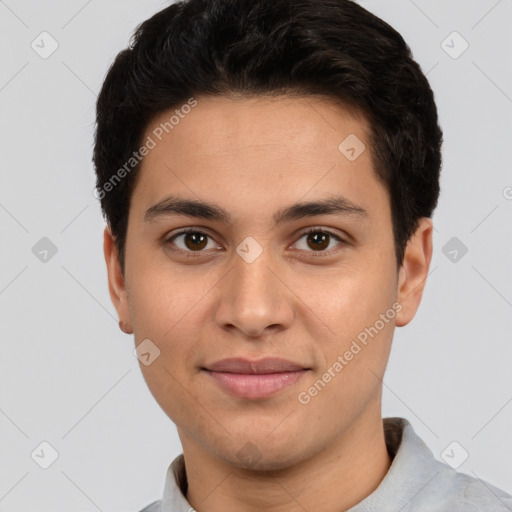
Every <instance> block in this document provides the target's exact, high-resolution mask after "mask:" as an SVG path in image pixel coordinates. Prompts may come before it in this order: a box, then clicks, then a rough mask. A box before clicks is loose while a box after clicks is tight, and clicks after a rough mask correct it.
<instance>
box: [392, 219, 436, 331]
mask: <svg viewBox="0 0 512 512" xmlns="http://www.w3.org/2000/svg"><path fill="white" fill-rule="evenodd" d="M432 232H433V224H432V220H431V219H429V218H428V217H422V218H421V219H420V221H419V225H418V228H417V230H416V232H415V233H414V235H413V236H412V237H411V239H410V240H409V242H408V244H407V247H406V250H405V255H404V260H403V262H402V265H401V267H400V270H399V276H398V285H397V300H398V302H399V303H400V304H401V305H402V310H401V311H400V312H398V313H397V314H396V316H395V325H396V326H397V327H403V326H404V325H407V324H408V323H409V322H410V321H411V320H412V319H413V318H414V315H415V314H416V311H417V310H418V307H419V305H420V302H421V297H422V295H423V289H424V288H425V284H426V282H427V276H428V270H429V268H430V261H431V260H432Z"/></svg>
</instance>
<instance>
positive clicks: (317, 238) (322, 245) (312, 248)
mask: <svg viewBox="0 0 512 512" xmlns="http://www.w3.org/2000/svg"><path fill="white" fill-rule="evenodd" d="M333 241H335V242H338V243H334V244H333V243H332V242H333ZM345 243H346V242H345V241H344V240H343V239H341V238H340V237H339V236H338V235H336V234H334V233H332V232H331V231H328V230H325V229H320V228H314V229H310V230H308V231H306V232H305V233H302V236H301V237H300V239H299V241H298V242H297V243H296V244H295V246H296V248H297V249H300V250H303V251H306V252H330V249H331V248H333V247H335V246H336V245H342V244H345ZM327 249H329V250H327Z"/></svg>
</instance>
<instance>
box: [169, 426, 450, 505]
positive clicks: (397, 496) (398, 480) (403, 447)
mask: <svg viewBox="0 0 512 512" xmlns="http://www.w3.org/2000/svg"><path fill="white" fill-rule="evenodd" d="M383 421H384V433H385V439H386V446H387V449H388V452H389V454H390V457H391V458H392V463H391V466H390V468H389V470H388V472H387V474H386V476H385V477H384V479H383V480H382V482H381V483H380V485H379V486H378V487H377V489H375V491H374V492H372V493H371V494H370V495H369V496H367V497H366V498H364V499H363V500H362V501H360V502H359V503H358V504H357V505H355V506H354V507H352V508H351V509H350V510H349V511H348V512H371V511H372V512H373V511H375V510H379V512H398V511H400V510H403V509H404V508H405V507H406V506H407V504H408V503H410V502H411V501H412V500H413V499H414V498H415V496H416V495H417V494H418V493H419V492H420V491H421V489H422V488H423V487H425V486H426V485H427V484H428V483H429V482H430V481H431V480H432V479H433V478H434V477H435V476H436V475H437V474H438V473H439V471H440V466H442V465H441V463H439V462H438V461H437V460H435V459H434V457H433V455H432V452H431V451H430V450H429V448H428V447H427V446H426V445H425V443H424V442H423V441H422V440H421V439H420V438H419V437H418V436H417V434H416V433H415V432H414V430H413V428H412V426H411V424H410V423H409V422H408V421H407V420H406V419H403V418H384V420H383ZM186 493H187V476H186V473H185V462H184V458H183V454H181V455H179V456H178V457H176V458H175V459H174V461H173V462H172V463H171V465H170V466H169V468H168V470H167V475H166V480H165V487H164V494H163V499H162V502H161V510H162V512H192V511H193V510H194V509H193V508H192V507H191V505H190V504H189V503H188V501H187V500H186V498H185V496H186Z"/></svg>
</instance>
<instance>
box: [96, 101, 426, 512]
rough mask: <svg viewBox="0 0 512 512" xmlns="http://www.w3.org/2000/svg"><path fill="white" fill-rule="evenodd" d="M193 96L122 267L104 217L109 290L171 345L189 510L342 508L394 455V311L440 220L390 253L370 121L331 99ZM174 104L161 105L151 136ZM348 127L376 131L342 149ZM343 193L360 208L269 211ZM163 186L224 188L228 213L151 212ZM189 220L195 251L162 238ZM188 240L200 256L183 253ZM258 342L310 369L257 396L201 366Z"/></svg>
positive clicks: (174, 412)
mask: <svg viewBox="0 0 512 512" xmlns="http://www.w3.org/2000/svg"><path fill="white" fill-rule="evenodd" d="M197 100H198V105H197V106H196V107H195V108H194V109H192V111H191V112H190V113H189V114H188V115H187V116H186V117H185V118H184V119H182V120H180V123H179V125H177V126H176V127H175V128H174V129H173V130H172V131H171V132H170V133H169V134H168V135H167V136H166V137H165V138H164V139H163V140H162V141H161V142H159V143H158V144H157V146H156V147H155V148H154V149H152V150H151V151H150V152H149V154H148V155H147V156H146V157H145V159H144V161H143V163H142V168H141V171H140V176H139V180H138V182H137V184H136V187H135V189H134V192H133V196H132V198H131V204H130V211H129V221H128V233H127V239H126V266H125V273H124V277H123V273H122V271H121V268H120V265H119V260H118V257H117V253H116V250H115V246H114V243H113V238H112V235H111V232H110V230H109V228H108V226H107V228H106V229H105V233H104V253H105V259H106V263H107V268H108V279H109V290H110V295H111V298H112V301H113V304H114V306H115V307H116V309H117V311H118V314H119V318H120V319H121V320H123V321H124V322H125V325H126V326H128V328H129V329H133V333H134V337H135V343H136V345H138V344H139V343H140V342H142V340H144V339H146V338H149V339H150V340H152V342H153V343H154V344H155V345H157V346H158V348H159V349H160V351H161V353H160V356H159V357H158V358H157V359H155V361H154V362H153V363H152V364H150V365H149V366H145V365H143V364H141V370H142V372H143V375H144V378H145V380H146V382H147V384H148V386H149V389H150V390H151V392H152V394H153V396H154V397H155V399H156V400H157V402H158V403H159V405H160V406H161V408H162V409H163V410H164V411H165V413H166V414H167V415H168V416H169V418H171V419H172V421H173V422H174V423H175V424H176V425H177V428H178V434H179V437H180V440H181V443H182V446H183V453H184V457H185V464H186V470H187V479H188V492H187V499H188V501H189V502H190V504H191V505H192V506H193V507H194V508H195V509H196V510H198V511H199V512H203V511H208V512H220V511H225V510H240V511H247V512H253V511H254V512H256V511H261V510H267V511H275V512H278V511H286V512H290V511H295V510H297V511H298V510H301V511H303V510H315V511H318V512H334V511H340V510H346V509H348V508H350V507H351V506H353V505H355V504H356V503H358V502H359V501H361V500H362V499H363V498H364V497H366V496H367V495H369V494H370V493H371V492H372V491H373V490H375V489H376V488H377V486H378V485H379V483H380V482H381V480H382V479H383V478H384V476H385V474H386V472H387V471H388V469H389V465H390V458H389V455H388V453H387V450H386V446H385V441H384V433H383V426H382V417H381V395H382V381H381V379H382V377H383V375H384V371H385V367H386V364H387V361H388V356H389V351H390V348H391V342H392V337H393V332H394V329H395V327H400V326H403V325H406V324H407V323H409V322H410V321H411V320H412V318H413V317H414V315H415V313H416V311H417V308H418V306H419V304H420V301H421V296H422V293H423V289H424V285H425V280H426V277H427V275H428V269H429V265H430V261H431V256H432V229H433V227H432V221H431V220H430V219H427V218H422V219H421V220H420V223H419V227H418V229H417V231H416V233H415V234H414V235H413V237H412V238H411V240H410V241H409V244H408V246H407V249H406V253H405V258H404V261H403V263H402V265H401V267H400V268H397V266H396V260H395V253H394V245H393V235H392V222H391V210H390V203H389V196H388V194H387V191H386V189H385V188H384V186H383V184H382V183H381V182H380V181H378V179H377V178H376V175H375V172H374V169H373V162H372V156H371V152H370V150H369V149H370V146H369V142H368V140H369V138H368V133H369V131H368V125H367V122H366V120H365V119H364V118H363V117H362V116H358V115H357V114H356V113H354V112H352V113H351V112H350V111H348V110H347V109H346V108H344V107H343V106H342V105H340V104H338V103H336V102H334V101H333V100H331V99H326V98H321V97H308V98H303V97H291V96H286V97H278V98H261V97H260V98H252V99H249V98H245V99H244V98H234V97H229V98H228V97H199V98H197ZM172 113H173V111H170V112H166V113H162V115H161V116H159V117H158V118H156V119H155V120H154V121H153V122H152V123H151V126H149V127H148V130H147V133H146V136H147V135H151V132H152V130H153V129H154V127H155V126H157V125H158V124H159V123H160V122H163V121H165V120H167V119H168V118H169V116H170V115H171V114H172ZM349 134H356V135H357V137H358V138H359V139H360V140H361V141H363V142H364V143H365V145H366V150H365V151H364V152H363V153H362V154H361V155H360V156H359V157H358V158H357V159H356V160H355V161H349V159H347V158H346V157H345V156H344V155H343V154H342V153H341V152H340V151H339V149H338V145H339V144H340V142H341V141H343V140H344V139H345V138H346V137H347V136H348V135H349ZM333 193H336V194H341V195H343V196H344V197H345V198H347V199H349V200H350V201H352V202H353V203H356V204H357V205H359V206H360V207H361V208H363V209H365V210H366V211H367V216H358V215H352V216H348V215H345V216H342V215H335V214H332V213H331V214H322V215H317V216H313V217H306V218H302V219H295V220H292V221H289V222H283V223H282V224H280V225H278V226H274V225H273V221H272V216H273V214H274V213H275V212H277V211H279V210H281V209H283V208H285V207H287V206H289V205H291V204H293V203H297V202H304V201H316V200H321V199H325V198H328V197H330V196H332V195H333ZM169 194H172V195H176V196H180V197H183V198H186V199H194V200H202V201H208V202H211V203H215V204H217V205H218V206H220V207H221V208H223V209H225V210H226V211H227V212H228V213H229V214H230V215H231V217H232V218H231V222H229V223H226V222H221V221H216V220H215V221H214V220H209V219H203V218H193V217H187V216H182V215H181V216H170V215H169V216H162V217H159V218H158V219H157V218H155V219H154V220H153V221H152V222H145V220H144V214H145V212H146V210H147V209H148V208H150V207H151V206H153V205H154V204H156V203H158V202H159V201H160V200H162V199H163V198H165V197H166V196H168V195H169ZM185 227H192V228H197V230H199V231H200V232H202V233H205V234H207V235H208V236H209V237H211V238H208V239H207V240H208V244H207V246H206V247H204V248H203V249H200V251H203V252H200V251H199V252H198V250H197V249H196V250H194V245H193V243H190V236H189V237H188V238H187V236H183V235H182V236H179V237H178V238H177V239H175V240H174V245H173V242H172V241H170V240H169V239H170V238H171V236H172V235H173V234H176V232H177V230H178V229H180V228H185ZM306 228H318V231H320V232H321V233H322V232H323V230H325V229H327V230H329V231H331V232H333V233H334V234H335V235H337V236H339V237H340V238H341V239H343V240H345V243H342V242H339V241H338V240H337V239H336V238H334V237H331V238H330V239H328V242H326V244H325V246H324V248H320V249H319V248H318V246H316V245H315V244H314V242H313V243H311V241H310V240H311V236H309V237H308V235H303V234H302V232H303V231H304V230H305V229H306ZM248 236H251V237H253V238H254V239H255V240H256V241H257V243H258V244H259V245H260V246H261V248H262V253H261V255H260V256H259V257H258V258H257V259H256V260H255V261H253V262H252V263H248V262H247V261H245V260H244V259H243V258H242V257H240V256H239V254H238V253H237V252H236V248H237V246H239V244H240V243H241V242H242V241H243V240H244V239H245V238H246V237H248ZM187 240H188V245H187V243H186V242H187ZM173 248H174V249H175V250H174V251H173ZM180 249H181V251H182V252H181V253H180ZM187 250H188V251H189V252H188V253H189V254H190V253H192V255H193V256H198V257H196V258H187V257H185V255H184V253H185V251H187ZM322 254H324V256H322ZM395 301H398V302H399V304H400V305H401V310H400V311H399V312H398V313H396V316H395V317H394V319H393V320H391V321H389V322H388V323H385V326H384V328H382V329H381V330H380V331H379V332H378V334H377V335H376V336H375V337H374V338H370V339H369V342H368V344H367V346H364V347H363V348H362V350H361V351H360V352H359V353H358V354H357V355H355V356H354V357H353V359H352V360H351V361H349V362H348V364H347V365H346V366H344V367H343V370H342V371H340V372H339V373H338V374H337V375H336V377H335V378H332V379H331V381H330V382H329V383H328V384H327V385H326V386H325V387H324V388H323V389H322V390H321V391H320V392H319V393H318V394H317V395H316V396H314V397H313V398H312V399H311V401H310V402H309V403H307V404H302V403H300V402H299V401H298V394H299V393H300V392H303V391H305V390H308V388H309V387H310V386H311V385H312V384H313V383H315V381H317V380H318V379H319V378H321V377H322V375H323V374H324V373H325V372H326V371H327V369H328V368H329V367H332V365H333V363H334V362H335V361H337V358H338V356H339V355H343V354H344V353H345V352H346V351H347V350H348V349H349V348H350V346H351V343H352V342H353V340H355V339H356V337H357V335H358V334H359V333H360V332H361V331H363V330H364V328H365V327H368V326H371V325H374V324H375V322H376V321H377V320H378V319H379V315H381V314H384V313H386V311H388V310H390V309H392V305H393V303H395ZM265 356H277V357H282V358H285V359H289V360H292V361H295V362H300V363H302V364H303V365H304V366H305V367H308V368H310V370H309V371H308V372H307V373H306V374H305V375H304V376H303V377H302V378H301V379H300V380H299V381H298V382H297V383H295V384H293V385H292V386H289V387H287V388H285V389H284V390H282V391H281V392H279V393H278V394H276V395H274V396H272V397H269V398H266V399H261V400H247V399H242V398H238V397H234V396H231V395H229V394H227V393H226V392H225V391H223V390H222V389H221V388H220V387H219V386H217V385H216V384H215V383H214V382H212V379H211V377H210V376H209V375H207V374H205V372H203V371H201V370H200V368H201V367H204V366H205V365H207V364H210V363H212V362H214V361H218V360H220V359H224V358H228V357H245V358H249V359H261V358H262V357H265ZM247 443H252V445H254V446H253V448H252V449H253V450H255V453H257V455H258V456H257V457H255V458H254V460H252V461H250V460H249V461H247V460H244V459H242V458H241V457H240V456H239V455H238V454H239V451H240V450H242V449H244V446H245V450H247V449H248V448H247V446H248V445H247ZM252 445H251V446H252ZM254 447H255V448H254ZM242 453H243V452H242ZM256 459H258V460H257V461H256V462H255V460H256ZM368 461H371V463H369V462H368ZM326 490H328V492H326Z"/></svg>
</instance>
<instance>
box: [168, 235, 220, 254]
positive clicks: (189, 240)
mask: <svg viewBox="0 0 512 512" xmlns="http://www.w3.org/2000/svg"><path fill="white" fill-rule="evenodd" d="M166 243H167V244H170V245H175V246H176V247H178V250H180V251H183V252H204V251H203V249H217V248H219V245H218V244H217V243H215V241H214V240H213V239H212V238H211V237H210V236H209V235H207V234H206V233H204V232H202V231H198V230H197V229H184V230H182V231H180V232H179V233H176V234H174V235H173V236H171V237H170V238H168V239H167V240H166ZM173 250H174V249H173Z"/></svg>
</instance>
